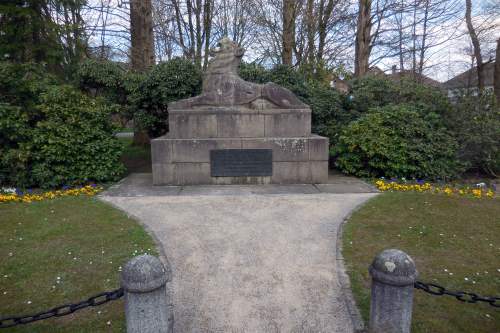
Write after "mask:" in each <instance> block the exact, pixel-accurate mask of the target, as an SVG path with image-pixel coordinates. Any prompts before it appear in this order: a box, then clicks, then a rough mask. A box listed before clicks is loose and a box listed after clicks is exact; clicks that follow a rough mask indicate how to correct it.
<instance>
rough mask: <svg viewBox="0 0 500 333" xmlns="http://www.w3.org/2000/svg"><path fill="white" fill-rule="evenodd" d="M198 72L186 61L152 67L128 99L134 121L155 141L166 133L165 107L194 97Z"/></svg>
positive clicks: (176, 60)
mask: <svg viewBox="0 0 500 333" xmlns="http://www.w3.org/2000/svg"><path fill="white" fill-rule="evenodd" d="M200 89H201V71H200V70H199V69H198V68H197V67H196V66H195V65H194V64H193V63H192V62H190V61H189V60H186V59H181V58H175V59H173V60H170V61H167V62H164V63H160V64H158V65H156V66H154V67H153V68H152V69H151V70H150V71H149V72H148V73H147V74H146V76H145V78H144V80H143V81H142V82H141V83H140V84H139V85H138V87H137V90H136V91H135V92H134V94H132V96H131V99H132V101H133V102H132V103H133V105H134V107H135V113H134V121H135V125H136V126H137V127H139V128H140V129H143V130H146V131H147V132H148V134H149V135H150V137H152V138H155V137H158V136H160V135H163V134H165V133H166V132H167V131H168V103H170V102H173V101H176V100H179V99H183V98H188V97H191V96H195V95H198V94H199V93H200Z"/></svg>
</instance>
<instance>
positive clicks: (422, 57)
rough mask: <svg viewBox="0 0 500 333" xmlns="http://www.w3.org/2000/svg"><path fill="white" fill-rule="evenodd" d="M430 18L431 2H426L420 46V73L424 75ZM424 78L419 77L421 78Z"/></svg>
mask: <svg viewBox="0 0 500 333" xmlns="http://www.w3.org/2000/svg"><path fill="white" fill-rule="evenodd" d="M428 17H429V0H426V1H425V11H424V19H423V20H424V22H423V25H424V26H423V27H422V43H421V46H420V59H419V62H418V73H419V74H420V75H422V73H423V71H424V62H425V51H426V43H427V24H428V23H429V22H428ZM421 77H422V76H419V78H421Z"/></svg>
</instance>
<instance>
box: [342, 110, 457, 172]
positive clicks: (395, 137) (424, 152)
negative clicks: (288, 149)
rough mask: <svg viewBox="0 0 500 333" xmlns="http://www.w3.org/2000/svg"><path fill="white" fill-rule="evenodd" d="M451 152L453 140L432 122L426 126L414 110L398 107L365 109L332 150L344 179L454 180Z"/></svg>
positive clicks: (422, 117)
mask: <svg viewBox="0 0 500 333" xmlns="http://www.w3.org/2000/svg"><path fill="white" fill-rule="evenodd" d="M427 118H428V117H427ZM456 150H457V143H456V141H455V139H454V138H453V137H452V136H451V135H450V134H449V133H448V131H447V130H446V129H445V128H444V126H443V125H442V124H440V122H439V121H438V119H436V120H434V121H429V120H428V119H426V117H424V116H423V115H421V113H420V112H419V110H418V108H417V107H415V106H414V105H404V104H400V105H388V106H384V107H377V108H373V109H369V112H368V113H367V114H365V115H364V116H362V117H361V118H360V119H358V120H356V121H354V122H352V123H350V124H349V125H348V126H347V127H346V128H345V129H344V130H343V131H342V134H341V135H340V137H339V141H338V144H337V146H335V147H333V151H334V154H335V156H336V162H335V165H336V166H338V167H339V168H340V169H341V170H343V171H345V172H347V173H350V174H354V175H357V176H362V177H381V176H386V177H398V178H399V177H411V178H420V179H422V178H424V179H447V178H452V177H454V176H456V175H457V173H458V171H459V164H458V161H457V159H456Z"/></svg>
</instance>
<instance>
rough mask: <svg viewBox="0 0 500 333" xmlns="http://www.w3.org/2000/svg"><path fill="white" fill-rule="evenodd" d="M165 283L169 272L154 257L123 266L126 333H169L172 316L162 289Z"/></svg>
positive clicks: (136, 258) (168, 301)
mask: <svg viewBox="0 0 500 333" xmlns="http://www.w3.org/2000/svg"><path fill="white" fill-rule="evenodd" d="M169 281H170V270H167V269H165V266H164V265H163V264H162V262H161V261H160V260H159V259H158V258H156V257H154V256H151V255H147V254H145V255H140V256H137V257H134V258H132V259H131V260H130V261H129V262H127V264H126V265H125V267H124V269H123V272H122V275H121V283H122V287H123V289H124V292H125V317H126V322H127V332H128V333H153V332H155V333H170V332H173V322H174V321H173V312H172V306H171V301H170V300H169V299H168V295H167V288H166V284H167V282H169Z"/></svg>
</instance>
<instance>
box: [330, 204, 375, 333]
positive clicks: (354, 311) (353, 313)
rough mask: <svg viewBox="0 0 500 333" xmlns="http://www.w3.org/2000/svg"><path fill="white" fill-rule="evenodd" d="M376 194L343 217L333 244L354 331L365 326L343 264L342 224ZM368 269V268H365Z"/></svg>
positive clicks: (338, 273) (339, 277)
mask: <svg viewBox="0 0 500 333" xmlns="http://www.w3.org/2000/svg"><path fill="white" fill-rule="evenodd" d="M376 196H377V195H374V196H373V197H372V198H370V199H368V200H366V201H364V202H362V203H360V204H358V205H357V206H356V207H354V208H353V209H352V210H351V211H350V212H349V213H348V214H347V215H346V216H345V217H344V218H343V219H342V222H341V223H340V224H339V226H338V228H337V240H336V242H337V243H336V245H335V259H336V261H337V268H338V269H337V277H338V279H339V283H340V290H341V292H342V297H343V299H344V302H345V304H346V307H347V312H348V313H349V316H350V317H351V321H352V326H353V328H354V332H355V333H365V332H367V331H366V326H365V322H364V321H363V317H362V316H361V312H360V311H359V308H358V305H357V304H356V300H355V299H354V295H353V293H352V289H351V280H350V279H349V275H348V274H347V271H346V268H345V265H344V261H345V259H344V256H343V255H342V236H343V231H344V226H345V224H346V223H347V221H348V220H349V219H350V218H351V216H352V214H354V213H355V212H356V211H358V210H359V209H361V208H362V207H363V206H364V205H366V204H367V203H369V202H370V201H371V200H373V198H375V197H376ZM367 269H368V268H367Z"/></svg>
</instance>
